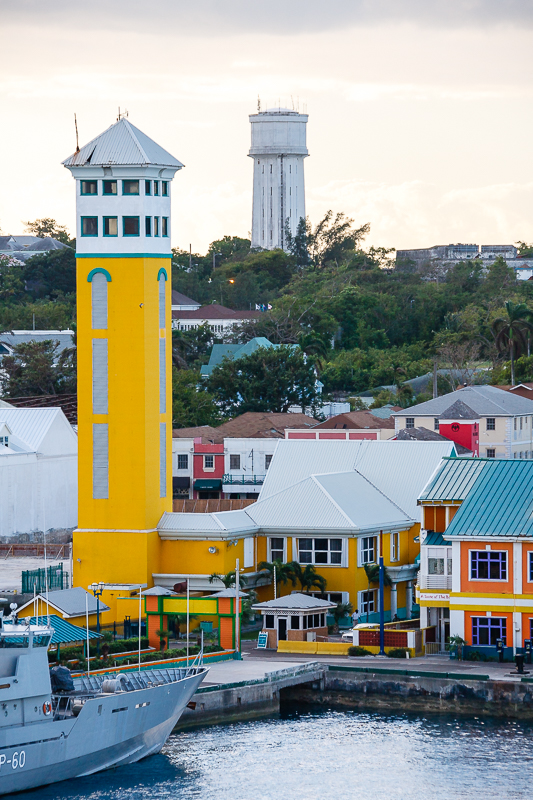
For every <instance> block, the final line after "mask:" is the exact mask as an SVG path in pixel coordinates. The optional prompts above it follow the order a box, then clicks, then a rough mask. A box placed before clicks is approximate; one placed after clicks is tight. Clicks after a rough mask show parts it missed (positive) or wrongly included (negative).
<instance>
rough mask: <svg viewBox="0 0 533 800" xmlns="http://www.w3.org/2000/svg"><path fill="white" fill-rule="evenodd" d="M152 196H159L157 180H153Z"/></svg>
mask: <svg viewBox="0 0 533 800" xmlns="http://www.w3.org/2000/svg"><path fill="white" fill-rule="evenodd" d="M154 197H159V181H154Z"/></svg>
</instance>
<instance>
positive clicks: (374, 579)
mask: <svg viewBox="0 0 533 800" xmlns="http://www.w3.org/2000/svg"><path fill="white" fill-rule="evenodd" d="M364 568H365V572H366V578H367V580H368V591H369V592H370V586H371V585H372V584H373V583H379V565H378V564H365V565H364ZM383 585H384V586H392V580H391V577H390V575H389V573H388V570H387V567H383ZM366 621H367V622H368V603H367V604H366Z"/></svg>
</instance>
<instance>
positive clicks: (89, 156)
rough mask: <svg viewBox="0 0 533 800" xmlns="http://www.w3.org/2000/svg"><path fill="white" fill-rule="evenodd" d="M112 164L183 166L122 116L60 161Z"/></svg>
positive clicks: (71, 164)
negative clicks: (77, 150) (75, 151)
mask: <svg viewBox="0 0 533 800" xmlns="http://www.w3.org/2000/svg"><path fill="white" fill-rule="evenodd" d="M115 164H117V165H119V164H124V165H128V164H131V165H132V166H133V165H136V166H148V165H150V164H154V165H156V166H160V167H175V168H176V169H181V167H183V164H182V163H181V161H178V159H177V158H174V156H171V155H170V153H169V152H168V151H167V150H164V149H163V148H162V147H161V146H160V145H158V144H157V142H154V140H153V139H150V137H149V136H147V135H146V134H145V133H143V132H142V131H140V130H139V128H136V127H135V125H132V124H131V122H130V121H129V120H128V119H125V118H124V117H123V118H122V119H119V120H118V121H117V122H115V123H114V124H113V125H111V126H110V127H109V128H108V129H107V130H106V131H104V132H103V133H101V134H100V135H99V136H96V138H94V139H91V141H90V142H88V144H86V145H84V146H83V147H82V148H81V149H80V150H79V152H77V153H73V154H72V155H71V156H69V157H68V158H67V159H65V161H63V165H64V166H65V167H85V166H91V167H97V166H101V167H106V166H110V165H115Z"/></svg>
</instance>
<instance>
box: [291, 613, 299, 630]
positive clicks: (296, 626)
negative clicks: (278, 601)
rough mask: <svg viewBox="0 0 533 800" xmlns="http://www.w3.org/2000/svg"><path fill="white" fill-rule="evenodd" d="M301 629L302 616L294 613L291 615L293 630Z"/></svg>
mask: <svg viewBox="0 0 533 800" xmlns="http://www.w3.org/2000/svg"><path fill="white" fill-rule="evenodd" d="M298 630H300V617H298V616H296V615H295V614H293V615H292V616H291V631H298Z"/></svg>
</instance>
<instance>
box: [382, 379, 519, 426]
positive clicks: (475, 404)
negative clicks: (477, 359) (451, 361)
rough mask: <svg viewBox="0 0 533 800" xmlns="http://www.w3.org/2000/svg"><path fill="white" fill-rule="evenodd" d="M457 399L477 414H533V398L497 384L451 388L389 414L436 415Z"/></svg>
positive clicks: (398, 415) (409, 415) (402, 416)
mask: <svg viewBox="0 0 533 800" xmlns="http://www.w3.org/2000/svg"><path fill="white" fill-rule="evenodd" d="M457 400H462V402H463V403H464V404H465V405H466V406H468V407H469V408H471V409H472V411H475V412H476V413H477V414H479V415H480V416H483V417H486V416H491V415H492V416H495V417H498V416H508V415H509V414H511V415H513V414H533V400H528V399H527V398H526V397H520V396H519V395H515V394H512V392H507V391H505V390H504V389H498V387H497V386H466V387H465V388H464V389H457V391H455V392H450V393H449V394H444V395H442V397H435V398H434V399H433V400H428V401H427V402H425V403H419V404H418V405H417V406H411V407H410V408H405V409H403V410H402V411H396V412H395V413H394V414H393V415H392V416H393V417H401V418H402V419H403V418H404V417H422V416H426V415H427V416H428V417H438V416H439V415H440V414H442V413H443V412H444V411H447V409H448V408H449V407H450V406H451V405H452V404H453V403H455V402H456V401H457Z"/></svg>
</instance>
